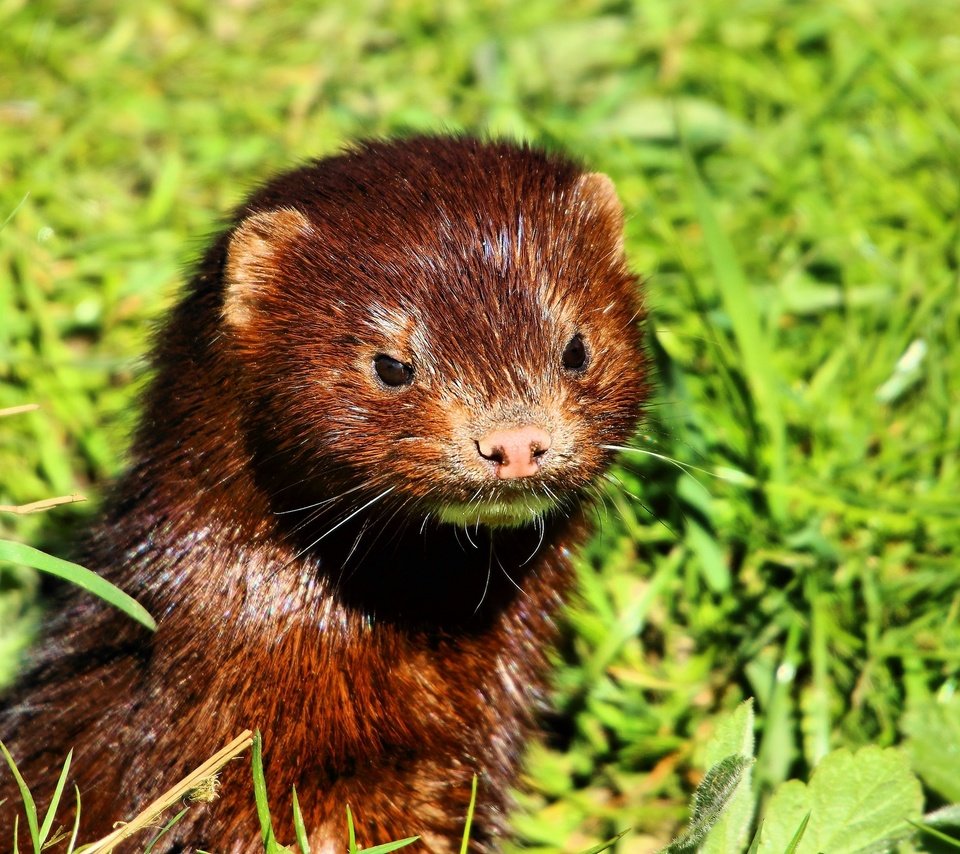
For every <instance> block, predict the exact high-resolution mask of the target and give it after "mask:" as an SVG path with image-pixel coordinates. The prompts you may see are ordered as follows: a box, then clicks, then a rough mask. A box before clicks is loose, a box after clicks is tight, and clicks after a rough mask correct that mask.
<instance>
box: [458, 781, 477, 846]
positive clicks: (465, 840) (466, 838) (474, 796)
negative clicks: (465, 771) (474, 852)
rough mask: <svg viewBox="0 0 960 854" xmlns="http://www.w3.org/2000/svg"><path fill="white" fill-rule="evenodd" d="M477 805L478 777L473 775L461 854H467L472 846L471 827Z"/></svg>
mask: <svg viewBox="0 0 960 854" xmlns="http://www.w3.org/2000/svg"><path fill="white" fill-rule="evenodd" d="M476 803H477V775H476V774H474V775H473V782H472V783H471V784H470V806H468V807H467V823H466V824H465V825H464V826H463V842H461V843H460V854H467V847H468V846H469V844H470V826H471V825H472V824H473V808H474V807H475V806H476Z"/></svg>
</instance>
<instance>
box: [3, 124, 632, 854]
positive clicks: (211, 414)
mask: <svg viewBox="0 0 960 854" xmlns="http://www.w3.org/2000/svg"><path fill="white" fill-rule="evenodd" d="M621 228H622V211H621V209H620V205H619V202H617V200H616V195H615V193H614V191H613V188H612V185H611V184H610V182H609V179H606V178H605V177H603V176H595V175H591V174H585V173H584V172H583V171H582V170H581V169H580V168H579V167H578V166H577V165H576V164H574V163H572V162H570V161H569V160H567V159H565V158H563V157H560V156H556V155H551V154H546V153H544V152H542V151H539V150H537V149H535V148H531V147H527V146H522V145H515V144H512V143H505V142H481V141H478V140H475V139H469V138H444V137H417V138H412V139H407V140H402V141H394V142H371V143H366V144H364V145H361V146H359V147H358V148H356V149H354V150H352V151H349V152H347V153H345V154H342V155H339V156H336V157H331V158H328V159H325V160H320V161H317V162H314V163H311V164H309V165H307V166H304V167H302V168H299V169H296V170H294V171H292V172H289V173H287V174H284V175H280V176H279V177H277V178H275V179H274V180H272V181H270V182H269V183H268V184H266V185H265V186H264V187H263V188H262V189H260V190H259V191H258V192H256V193H254V194H253V195H252V196H251V198H250V199H249V200H248V201H247V203H246V204H244V205H243V206H242V207H241V208H240V209H239V211H238V212H237V214H236V216H235V219H234V220H233V224H232V225H231V227H230V228H229V229H227V231H226V232H225V233H224V234H223V235H222V236H221V237H220V238H219V239H218V240H216V242H215V243H214V244H213V246H212V247H211V248H210V250H209V252H208V253H207V254H206V256H205V257H204V259H203V260H202V262H201V264H200V265H199V268H198V270H197V272H196V275H195V276H194V278H193V280H192V282H191V283H190V286H189V287H188V289H187V291H186V293H185V294H184V296H183V299H182V300H181V302H180V304H179V306H178V307H177V308H176V309H175V310H174V312H173V313H172V314H171V316H170V318H169V320H168V321H167V323H166V324H165V326H164V327H163V329H162V330H161V331H160V333H159V334H158V336H157V340H156V345H155V350H154V357H153V358H154V365H155V369H156V375H155V379H154V381H153V383H152V385H151V386H150V389H149V391H148V394H147V398H146V402H145V403H146V405H145V411H144V415H143V418H142V421H141V424H140V428H139V430H138V433H137V437H136V441H135V443H134V447H133V450H132V462H131V466H130V468H129V470H128V471H127V473H126V474H125V475H124V476H123V477H122V478H121V479H120V481H119V482H118V483H117V484H116V486H115V487H114V489H113V490H112V492H111V494H110V496H109V497H108V499H107V501H106V505H105V509H104V511H103V514H102V519H101V521H100V523H99V525H98V526H97V528H96V529H95V530H94V531H93V533H92V534H91V536H90V537H89V540H88V542H87V543H86V544H85V547H84V549H83V553H82V554H81V555H80V559H81V560H82V561H83V562H85V563H86V565H88V566H89V567H91V568H92V569H95V570H97V571H98V572H100V573H101V574H103V575H104V576H105V577H107V578H109V579H110V580H112V581H114V582H115V583H117V584H119V585H120V586H121V587H122V588H124V589H125V590H127V591H128V592H129V593H131V594H132V595H134V596H136V597H137V598H138V599H139V600H140V601H141V602H143V603H144V605H146V607H147V608H148V609H149V610H150V611H151V612H152V613H153V614H154V616H155V617H156V618H157V620H158V624H159V625H158V629H157V631H156V633H155V634H154V635H149V634H148V633H146V632H145V631H144V630H142V629H140V628H138V627H137V626H135V625H133V624H131V623H130V622H129V621H128V620H127V619H126V618H124V617H122V616H120V615H118V614H117V613H116V612H114V611H113V610H111V609H110V608H108V607H107V606H105V605H104V604H102V603H101V602H99V601H97V600H94V599H92V598H91V597H89V596H87V595H81V594H78V593H74V592H70V593H68V594H67V595H66V598H65V600H64V602H63V603H62V604H61V605H60V607H59V608H57V609H56V610H55V612H54V613H53V615H52V617H51V619H50V621H49V625H48V627H47V632H46V639H45V640H44V641H43V642H42V643H41V644H40V646H39V647H38V648H37V649H36V650H35V651H34V653H33V655H32V658H31V660H30V662H29V663H28V667H27V669H26V671H25V673H24V674H23V677H22V679H21V682H20V684H19V686H18V687H17V688H16V689H15V690H14V691H13V693H11V694H10V695H9V696H8V697H7V698H6V699H5V702H4V711H3V712H2V713H0V738H2V739H3V740H4V741H5V742H7V743H8V744H9V746H10V748H11V750H12V752H13V754H14V756H15V757H16V758H17V759H18V761H19V762H20V764H21V768H22V769H23V771H24V773H25V776H26V777H27V779H28V780H29V781H31V782H34V783H36V784H37V785H38V787H42V786H49V785H52V782H53V781H54V780H55V779H56V769H57V768H58V767H59V763H60V762H61V761H62V759H63V756H64V755H65V753H66V751H67V750H68V749H69V748H71V747H73V748H75V750H76V753H75V759H74V764H73V770H72V772H71V776H72V777H73V779H74V780H75V781H76V782H77V783H78V784H79V786H80V789H81V792H82V796H83V813H82V814H83V820H82V824H81V828H82V830H83V834H82V835H83V837H84V838H85V839H92V838H94V837H96V836H98V835H100V834H103V833H106V832H107V831H108V830H109V829H110V828H111V825H112V823H113V822H114V821H117V820H122V819H125V818H129V817H131V816H132V815H133V814H134V813H135V811H136V810H138V809H139V808H142V807H143V806H144V805H145V804H146V803H148V802H149V801H150V800H151V799H152V798H153V797H155V796H156V795H157V794H158V793H159V792H160V791H162V790H164V789H165V788H167V787H168V786H170V785H172V784H173V783H175V782H176V781H177V780H178V779H179V778H180V777H181V776H183V775H184V774H186V773H187V772H188V771H190V770H192V769H193V768H194V767H195V766H197V765H198V764H200V763H201V762H202V761H203V760H204V759H205V758H206V757H207V756H208V755H210V754H212V753H213V752H214V751H216V750H217V749H218V748H219V747H221V746H222V745H223V744H225V743H226V742H227V741H228V740H229V739H230V738H231V737H232V736H234V735H235V734H236V733H238V732H239V731H240V730H242V729H244V728H246V727H250V728H259V729H260V730H261V731H262V733H263V737H264V749H265V756H266V773H267V779H268V781H269V786H270V797H271V803H272V805H273V808H274V815H275V821H276V822H277V824H278V831H279V835H280V837H281V838H282V839H285V840H289V839H291V838H292V830H291V826H290V821H289V817H290V790H291V786H292V785H294V784H295V785H296V787H297V792H298V795H299V798H300V803H301V804H302V806H303V809H304V815H305V819H306V823H307V828H308V829H309V831H310V834H311V842H312V844H313V847H314V850H319V851H334V850H342V848H343V846H344V844H345V820H344V807H345V805H346V804H350V806H351V808H352V809H353V811H354V814H355V816H356V819H357V836H358V841H359V842H360V844H362V845H364V846H366V845H372V844H375V843H380V842H384V841H387V840H390V839H394V838H398V837H401V836H406V835H410V834H422V836H423V840H424V841H423V843H422V844H421V846H420V847H421V850H432V851H437V852H442V851H451V850H454V849H455V848H456V847H457V846H458V844H459V843H458V840H459V835H460V833H461V832H462V825H463V820H464V816H465V813H466V806H467V801H468V798H469V790H470V780H471V777H472V776H473V775H474V774H478V775H479V777H480V789H479V792H480V793H479V798H478V805H477V816H476V824H475V834H474V839H475V846H474V847H475V849H476V850H488V849H490V848H494V847H496V839H497V838H498V836H499V835H500V834H502V832H503V830H504V828H505V815H506V810H507V808H508V805H509V804H508V790H509V787H510V786H511V784H513V783H514V782H515V780H516V775H517V771H518V767H519V762H520V759H521V756H522V751H523V747H524V743H525V741H526V739H527V736H528V734H529V732H530V731H531V729H532V726H533V723H534V717H535V714H536V712H537V710H538V709H539V708H541V707H542V704H543V702H544V685H545V679H546V675H547V652H546V651H547V650H548V649H549V648H550V645H551V643H552V641H553V640H554V637H555V633H556V628H555V624H554V620H555V617H556V614H557V612H558V609H559V608H560V606H561V604H562V602H563V600H564V598H565V597H566V596H567V594H568V591H569V588H570V583H571V571H570V564H569V560H570V549H571V548H572V547H574V546H575V545H576V544H577V543H578V542H580V541H581V540H582V538H583V536H584V533H585V527H584V524H583V522H582V519H581V514H580V511H579V509H578V507H579V503H580V500H581V498H582V497H583V495H584V491H585V490H586V489H588V488H589V486H590V484H591V483H592V482H593V481H594V480H595V479H596V478H597V477H598V476H599V475H600V474H601V472H602V471H603V469H604V467H605V466H606V465H607V464H608V462H609V457H610V454H609V452H608V451H606V450H604V449H603V447H602V446H603V445H610V444H622V443H623V442H625V441H627V440H628V439H629V437H630V435H631V434H632V432H633V430H634V428H635V425H636V422H637V419H638V417H639V415H640V407H641V405H642V402H643V400H644V396H645V359H644V356H643V352H642V348H641V342H640V333H639V330H638V327H637V323H636V321H637V317H638V315H639V313H640V310H641V307H640V304H639V301H638V300H639V293H638V291H639V288H638V283H637V280H636V279H635V277H634V276H632V275H631V274H630V273H629V271H628V270H627V268H626V265H625V260H624V258H623V252H622V236H621ZM575 334H579V335H582V336H583V339H584V341H585V342H586V346H587V352H588V361H587V362H586V365H585V367H584V369H583V370H581V371H577V372H571V371H565V369H564V367H563V365H562V362H561V358H562V353H563V351H564V348H565V346H566V345H567V343H568V342H569V341H570V339H571V336H573V335H575ZM378 355H387V356H389V357H390V358H393V359H396V360H398V361H400V362H402V363H403V364H408V365H409V366H411V367H412V369H413V372H414V373H413V381H412V382H411V383H410V384H409V385H403V386H399V387H388V386H386V385H385V384H384V383H383V382H382V381H381V380H379V379H378V377H377V374H376V372H375V371H374V360H375V359H376V358H377V357H378ZM522 424H535V425H537V427H538V429H543V430H546V431H548V432H549V433H550V435H551V437H552V444H551V447H550V451H549V455H547V456H545V457H544V464H543V466H542V469H541V471H540V474H539V475H538V476H537V477H527V478H523V482H522V483H517V482H506V481H502V480H500V481H498V480H497V479H496V478H495V477H491V476H490V472H489V468H490V466H489V462H488V461H487V460H485V459H484V458H483V457H481V456H480V455H479V453H478V450H477V439H478V438H479V437H481V436H482V435H484V434H485V433H486V432H488V431H490V430H492V429H497V428H498V427H499V426H504V425H505V426H507V427H509V426H515V425H522ZM551 497H552V498H555V499H556V501H557V502H558V503H557V506H556V507H555V508H554V510H553V511H552V512H549V513H547V514H546V515H545V516H543V517H542V518H538V519H537V520H534V521H530V522H528V523H527V524H522V525H518V526H516V527H511V528H490V527H487V526H486V525H483V524H476V525H473V524H469V525H467V524H464V525H462V526H459V527H458V526H455V525H451V524H444V523H442V522H440V521H439V520H438V517H439V516H440V515H442V514H443V513H444V512H445V511H446V509H447V508H450V507H460V508H467V510H466V511H465V512H468V513H469V512H470V508H474V507H475V508H477V513H478V518H479V516H480V508H481V507H488V506H489V507H495V506H500V505H509V506H511V507H515V508H523V507H525V506H534V504H536V502H548V501H549V500H550V499H551ZM517 512H522V510H521V509H518V511H517ZM521 590H522V592H520V591H521ZM3 797H7V798H8V803H7V804H5V805H2V806H0V839H10V838H11V837H10V828H11V825H12V816H13V812H14V809H13V804H16V803H18V801H19V799H18V797H17V796H16V794H15V789H14V787H13V785H12V781H11V780H10V778H9V777H6V776H3V777H0V798H3ZM64 818H65V819H66V816H65V817H64ZM21 826H23V825H22V823H21ZM165 841H166V842H167V848H168V849H170V850H180V849H182V848H184V847H186V846H191V847H192V846H197V847H200V848H208V849H210V850H217V851H236V852H245V851H250V852H253V851H256V850H259V841H258V832H257V829H256V819H255V810H254V802H253V795H252V789H251V786H250V783H249V771H248V768H247V765H246V763H245V762H235V763H233V764H232V765H231V766H230V767H228V769H227V770H226V771H225V772H224V774H223V786H222V788H221V797H220V799H219V800H218V801H217V802H215V803H214V804H212V805H210V806H205V807H200V806H196V807H193V808H191V810H190V811H189V812H188V814H187V816H186V818H185V820H184V821H183V822H182V823H181V824H179V825H178V826H177V828H176V829H175V830H174V831H173V832H172V833H171V834H170V835H169V836H168V837H165ZM411 850H413V849H411Z"/></svg>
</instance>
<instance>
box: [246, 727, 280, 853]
mask: <svg viewBox="0 0 960 854" xmlns="http://www.w3.org/2000/svg"><path fill="white" fill-rule="evenodd" d="M250 762H251V765H252V767H253V797H254V800H255V801H256V802H257V818H258V819H259V820H260V838H261V839H262V840H263V848H264V851H267V852H268V854H269V852H271V851H273V850H275V848H276V845H277V837H276V836H275V835H274V832H273V820H272V819H271V818H270V804H269V803H268V802H267V781H266V779H265V778H264V776H263V739H262V738H261V737H260V730H257V731H256V732H255V733H254V734H253V748H252V750H251V759H250Z"/></svg>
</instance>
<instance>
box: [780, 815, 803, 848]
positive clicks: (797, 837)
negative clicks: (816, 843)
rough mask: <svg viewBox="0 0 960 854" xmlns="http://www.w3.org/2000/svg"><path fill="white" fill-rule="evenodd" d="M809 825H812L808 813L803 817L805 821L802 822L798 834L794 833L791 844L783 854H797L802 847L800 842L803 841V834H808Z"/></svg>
mask: <svg viewBox="0 0 960 854" xmlns="http://www.w3.org/2000/svg"><path fill="white" fill-rule="evenodd" d="M808 824H810V813H807V814H806V815H805V816H804V817H803V821H801V822H800V826H799V827H798V828H797V832H796V833H794V834H793V836H792V837H791V838H790V844H789V845H787V850H786V851H784V852H783V854H796V850H797V847H798V846H799V845H800V840H801V839H803V834H805V833H806V832H807V825H808Z"/></svg>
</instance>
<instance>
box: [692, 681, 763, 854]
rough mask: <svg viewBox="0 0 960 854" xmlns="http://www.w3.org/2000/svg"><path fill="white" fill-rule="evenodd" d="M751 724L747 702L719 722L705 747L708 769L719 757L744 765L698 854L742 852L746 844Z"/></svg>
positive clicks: (750, 805)
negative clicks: (741, 760)
mask: <svg viewBox="0 0 960 854" xmlns="http://www.w3.org/2000/svg"><path fill="white" fill-rule="evenodd" d="M753 722H754V716H753V700H747V701H746V702H744V703H741V704H740V705H739V706H738V707H737V708H736V709H735V710H734V711H733V712H732V713H730V714H729V715H726V716H725V717H723V718H721V720H720V721H719V722H718V724H717V728H716V731H715V732H714V734H713V737H712V738H711V739H710V741H709V742H708V743H707V747H706V750H705V760H706V763H707V764H708V765H710V766H713V765H715V764H716V763H717V762H720V761H721V760H722V759H723V757H725V756H731V755H733V756H741V757H743V758H744V759H745V760H747V761H748V764H747V765H746V767H745V768H744V770H743V775H742V777H741V778H740V782H739V783H738V785H737V787H736V789H735V791H734V792H733V794H732V795H731V796H730V798H729V800H728V802H727V805H726V808H725V809H724V810H723V813H722V814H721V816H720V818H719V820H718V821H717V823H716V825H715V826H714V827H713V829H712V830H711V831H710V833H709V835H708V836H707V838H706V840H705V841H704V843H703V845H701V846H700V849H699V851H700V852H701V854H733V852H737V851H742V850H743V848H744V846H745V845H746V844H747V838H748V835H749V833H750V824H751V822H752V821H753V809H754V798H753V792H752V790H751V781H752V770H753V747H754V737H753Z"/></svg>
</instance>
